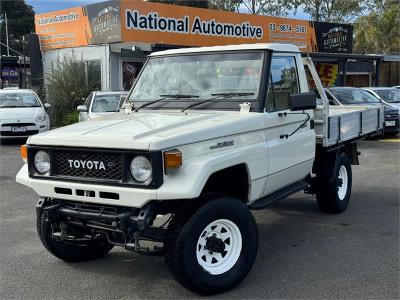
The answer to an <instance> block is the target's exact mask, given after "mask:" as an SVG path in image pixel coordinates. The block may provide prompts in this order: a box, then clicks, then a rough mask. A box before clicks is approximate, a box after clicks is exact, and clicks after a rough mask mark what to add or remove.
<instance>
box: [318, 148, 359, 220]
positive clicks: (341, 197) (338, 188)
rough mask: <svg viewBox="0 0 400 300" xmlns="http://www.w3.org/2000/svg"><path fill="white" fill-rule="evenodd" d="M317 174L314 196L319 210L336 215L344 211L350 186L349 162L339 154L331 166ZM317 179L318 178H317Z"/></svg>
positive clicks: (328, 165) (345, 156)
mask: <svg viewBox="0 0 400 300" xmlns="http://www.w3.org/2000/svg"><path fill="white" fill-rule="evenodd" d="M324 168H325V169H324V170H323V171H321V172H320V173H319V174H317V186H316V196H317V203H318V206H319V208H320V209H321V210H322V211H323V212H326V213H333V214H338V213H341V212H343V211H345V210H346V208H347V206H348V204H349V200H350V195H351V185H352V172H351V162H350V159H349V157H348V156H347V155H346V154H345V153H340V154H339V155H338V156H337V157H336V160H335V161H333V162H332V163H331V164H325V165H324ZM318 177H319V178H318Z"/></svg>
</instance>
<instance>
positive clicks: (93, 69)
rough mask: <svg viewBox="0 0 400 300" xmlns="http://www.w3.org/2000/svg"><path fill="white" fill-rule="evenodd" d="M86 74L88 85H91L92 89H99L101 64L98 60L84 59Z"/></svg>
mask: <svg viewBox="0 0 400 300" xmlns="http://www.w3.org/2000/svg"><path fill="white" fill-rule="evenodd" d="M86 75H87V80H88V85H89V86H90V87H92V89H93V90H96V91H100V90H101V64H100V60H99V59H97V60H89V61H86Z"/></svg>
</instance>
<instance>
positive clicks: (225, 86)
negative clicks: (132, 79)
mask: <svg viewBox="0 0 400 300" xmlns="http://www.w3.org/2000/svg"><path fill="white" fill-rule="evenodd" d="M261 69H262V52H240V53H239V52H237V53H232V52H230V53H213V54H186V55H180V56H164V57H154V58H150V60H149V61H148V62H147V64H146V65H145V67H144V69H143V71H142V73H141V75H140V76H139V78H138V79H137V82H136V84H135V86H134V88H133V91H132V93H131V94H130V97H129V101H133V102H149V101H152V100H153V101H154V100H156V99H158V98H160V97H162V95H191V96H192V97H191V99H190V100H189V99H186V100H187V101H185V100H183V99H179V100H178V101H177V100H176V99H173V97H171V98H168V99H165V100H164V101H163V103H164V102H168V101H177V102H179V103H181V102H186V104H187V102H196V101H201V99H208V98H212V97H213V95H215V94H223V93H235V94H239V93H242V94H243V95H238V96H235V97H232V99H222V98H223V97H221V99H215V101H220V102H224V101H225V102H227V101H231V100H233V98H235V99H238V98H240V100H241V102H243V101H244V100H245V101H254V100H256V98H257V95H258V90H259V85H260V77H261ZM181 98H184V97H181ZM188 98H190V97H188ZM183 105H184V104H182V106H183ZM151 107H152V108H153V106H151ZM235 107H238V106H237V105H236V106H235Z"/></svg>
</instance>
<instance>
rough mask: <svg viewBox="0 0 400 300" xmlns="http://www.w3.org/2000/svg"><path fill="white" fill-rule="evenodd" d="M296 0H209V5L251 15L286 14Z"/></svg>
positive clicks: (294, 6) (294, 4)
mask: <svg viewBox="0 0 400 300" xmlns="http://www.w3.org/2000/svg"><path fill="white" fill-rule="evenodd" d="M297 1H298V0H210V1H209V7H210V8H214V9H219V10H227V11H236V12H245V13H250V14H253V15H270V16H286V15H287V14H288V12H289V11H290V10H291V9H294V8H296V3H297Z"/></svg>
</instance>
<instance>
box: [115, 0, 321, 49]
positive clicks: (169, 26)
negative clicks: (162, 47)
mask: <svg viewBox="0 0 400 300" xmlns="http://www.w3.org/2000/svg"><path fill="white" fill-rule="evenodd" d="M310 24H311V23H310V22H308V21H305V20H295V19H287V18H278V17H267V16H256V15H249V14H240V13H232V12H224V11H217V10H210V9H200V8H193V7H185V6H178V5H174V6H171V5H168V4H159V3H150V2H143V1H134V2H130V1H121V30H122V41H124V42H128V41H135V42H144V43H157V44H169V45H181V46H211V45H228V44H243V43H290V44H294V45H297V46H298V47H299V48H300V49H301V50H302V51H307V52H312V51H315V50H316V38H315V31H314V28H312V26H311V25H310Z"/></svg>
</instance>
